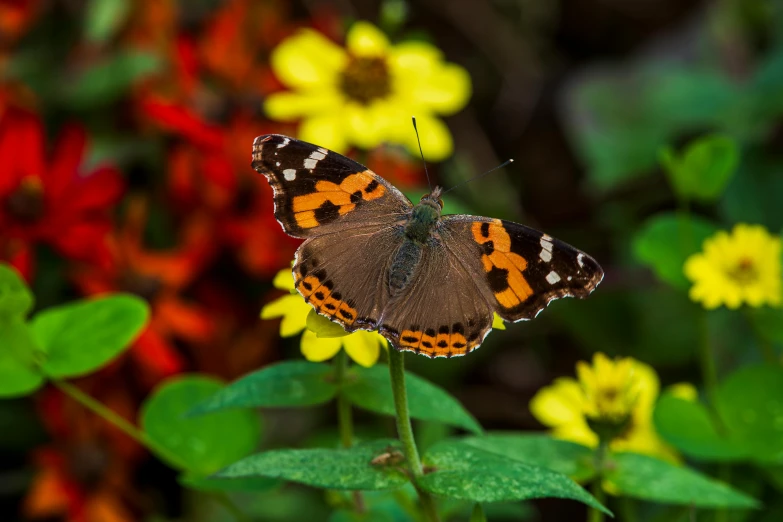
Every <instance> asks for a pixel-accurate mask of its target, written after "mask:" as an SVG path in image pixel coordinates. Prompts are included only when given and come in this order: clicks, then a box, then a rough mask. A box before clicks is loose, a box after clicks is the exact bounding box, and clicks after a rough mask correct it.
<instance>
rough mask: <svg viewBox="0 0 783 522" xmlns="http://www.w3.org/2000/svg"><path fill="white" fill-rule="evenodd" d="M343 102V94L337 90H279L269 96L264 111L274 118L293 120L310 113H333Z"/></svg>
mask: <svg viewBox="0 0 783 522" xmlns="http://www.w3.org/2000/svg"><path fill="white" fill-rule="evenodd" d="M342 103H343V98H342V96H340V94H339V93H338V92H337V91H335V90H329V89H323V90H321V91H315V92H307V93H297V92H278V93H274V94H270V95H269V96H268V97H267V99H266V100H265V102H264V112H265V113H266V115H267V116H268V117H269V118H270V119H273V120H278V121H293V120H297V119H299V118H303V117H306V116H310V115H315V114H328V113H332V112H334V111H335V108H336V107H339V105H340V104H342Z"/></svg>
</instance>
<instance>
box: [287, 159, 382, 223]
mask: <svg viewBox="0 0 783 522" xmlns="http://www.w3.org/2000/svg"><path fill="white" fill-rule="evenodd" d="M385 192H386V187H384V186H383V185H381V184H380V183H379V182H378V181H377V180H376V179H375V177H374V176H373V175H372V174H371V173H370V171H369V170H366V171H364V172H357V173H356V174H351V175H349V176H347V177H346V178H345V179H343V181H342V182H341V183H340V184H339V185H338V184H336V183H332V182H331V181H325V180H321V181H319V182H317V183H316V184H315V192H313V193H311V194H305V195H303V196H296V197H295V198H294V199H293V202H292V208H293V212H294V218H295V219H296V224H297V225H299V227H301V228H313V227H317V226H318V225H320V224H322V223H321V222H319V220H318V217H317V214H316V211H318V210H321V211H322V212H331V213H332V215H333V214H334V209H335V208H336V209H337V214H338V215H340V216H342V215H344V214H347V213H348V212H350V211H352V210H353V209H355V208H356V203H358V202H359V201H372V200H373V199H378V198H379V197H381V196H383V194H384V193H385Z"/></svg>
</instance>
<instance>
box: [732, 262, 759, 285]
mask: <svg viewBox="0 0 783 522" xmlns="http://www.w3.org/2000/svg"><path fill="white" fill-rule="evenodd" d="M729 277H731V278H732V279H733V280H734V281H736V282H737V283H738V284H740V285H749V284H751V283H754V282H755V281H757V280H758V272H757V271H756V267H755V266H754V265H753V260H751V259H749V258H747V257H743V258H742V259H740V261H739V263H737V265H736V266H735V267H734V268H732V269H730V270H729Z"/></svg>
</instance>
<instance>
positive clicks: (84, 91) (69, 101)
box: [61, 51, 162, 109]
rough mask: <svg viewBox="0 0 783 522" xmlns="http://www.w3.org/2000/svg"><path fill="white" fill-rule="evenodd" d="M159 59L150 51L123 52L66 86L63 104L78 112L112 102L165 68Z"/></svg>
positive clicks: (113, 55) (87, 71)
mask: <svg viewBox="0 0 783 522" xmlns="http://www.w3.org/2000/svg"><path fill="white" fill-rule="evenodd" d="M161 63H162V62H161V60H160V58H159V57H158V56H156V55H154V54H152V53H146V52H138V51H132V52H122V53H118V54H112V55H111V57H110V58H108V59H106V60H105V61H104V62H102V63H99V64H97V65H95V66H94V67H92V68H90V69H88V70H86V71H84V72H83V73H82V74H81V75H80V76H79V77H77V78H75V79H73V80H72V81H70V82H68V83H66V84H65V85H64V86H63V87H62V91H61V96H63V98H64V99H63V100H62V103H64V104H65V105H67V106H69V107H72V108H74V109H79V108H82V109H83V108H92V107H96V106H101V105H107V104H109V103H112V102H114V101H116V100H118V99H119V98H121V97H122V96H123V95H125V94H126V93H127V92H128V90H130V88H131V87H132V86H133V85H134V84H135V83H136V82H138V81H139V80H141V79H143V78H144V77H146V76H149V75H150V74H152V73H154V72H156V71H157V70H158V69H160V67H161Z"/></svg>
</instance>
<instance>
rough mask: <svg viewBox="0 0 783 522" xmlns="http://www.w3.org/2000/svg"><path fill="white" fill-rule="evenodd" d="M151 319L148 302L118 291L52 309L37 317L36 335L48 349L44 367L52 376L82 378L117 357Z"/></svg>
mask: <svg viewBox="0 0 783 522" xmlns="http://www.w3.org/2000/svg"><path fill="white" fill-rule="evenodd" d="M148 318H149V307H148V306H147V303H146V301H144V300H142V299H140V298H138V297H136V296H133V295H129V294H115V295H109V296H105V297H98V298H95V299H88V300H80V301H76V302H73V303H69V304H65V305H62V306H56V307H53V308H48V309H46V310H44V311H43V312H40V313H39V314H36V316H35V317H34V318H33V320H32V322H31V326H32V330H33V334H34V335H35V338H36V341H37V342H38V345H39V346H40V348H41V349H42V350H43V351H44V352H46V360H45V361H44V363H43V365H42V368H43V371H44V373H46V374H47V375H48V376H50V377H52V378H56V379H58V378H65V377H79V376H81V375H86V374H88V373H91V372H93V371H95V370H97V369H98V368H100V367H102V366H103V365H105V364H107V363H109V362H110V361H111V360H112V359H114V358H115V357H117V356H118V355H119V354H120V353H122V352H123V350H125V349H126V348H128V347H130V345H131V343H133V341H134V340H135V339H136V337H137V336H138V335H139V334H140V333H141V331H142V329H143V328H144V327H145V325H146V324H147V320H148Z"/></svg>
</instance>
